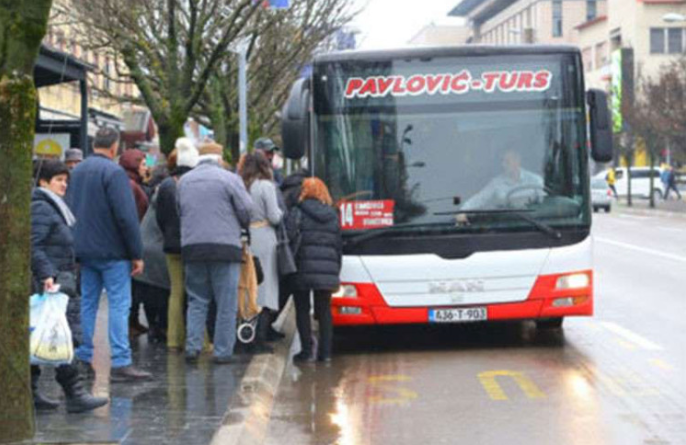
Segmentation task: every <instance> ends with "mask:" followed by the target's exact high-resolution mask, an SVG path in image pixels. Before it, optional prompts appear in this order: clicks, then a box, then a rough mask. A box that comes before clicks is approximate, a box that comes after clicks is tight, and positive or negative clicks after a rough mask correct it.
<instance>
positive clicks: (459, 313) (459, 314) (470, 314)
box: [429, 307, 488, 323]
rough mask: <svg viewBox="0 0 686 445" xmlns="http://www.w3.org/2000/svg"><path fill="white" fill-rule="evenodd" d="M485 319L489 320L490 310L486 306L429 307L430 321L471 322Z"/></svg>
mask: <svg viewBox="0 0 686 445" xmlns="http://www.w3.org/2000/svg"><path fill="white" fill-rule="evenodd" d="M484 320H488V310H487V309H486V308H485V307H470V308H464V309H429V322H430V323H469V322H472V321H484Z"/></svg>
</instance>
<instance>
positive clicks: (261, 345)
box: [252, 309, 274, 354]
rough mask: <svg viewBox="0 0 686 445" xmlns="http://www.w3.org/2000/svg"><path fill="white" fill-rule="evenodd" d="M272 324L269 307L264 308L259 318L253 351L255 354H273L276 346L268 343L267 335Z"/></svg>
mask: <svg viewBox="0 0 686 445" xmlns="http://www.w3.org/2000/svg"><path fill="white" fill-rule="evenodd" d="M271 324H272V316H271V313H270V312H269V309H262V312H260V315H259V316H258V319H257V332H256V333H255V343H254V344H253V347H252V351H253V352H254V353H255V354H273V353H274V348H272V347H271V346H269V345H268V344H267V335H268V334H269V328H270V327H271Z"/></svg>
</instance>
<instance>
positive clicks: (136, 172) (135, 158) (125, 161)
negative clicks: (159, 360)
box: [119, 149, 149, 339]
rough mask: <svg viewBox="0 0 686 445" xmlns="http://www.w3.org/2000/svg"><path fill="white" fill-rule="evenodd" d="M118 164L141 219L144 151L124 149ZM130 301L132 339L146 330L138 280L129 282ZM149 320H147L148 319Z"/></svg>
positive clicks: (145, 206) (144, 199)
mask: <svg viewBox="0 0 686 445" xmlns="http://www.w3.org/2000/svg"><path fill="white" fill-rule="evenodd" d="M119 165H121V166H122V168H123V169H124V170H125V171H126V175H127V176H128V177H129V185H130V186H131V191H132V192H133V197H134V199H135V201H136V209H137V211H138V220H139V221H143V217H144V216H145V212H146V211H147V210H148V204H149V199H148V195H147V193H146V192H145V190H144V189H143V178H144V177H145V171H146V170H147V166H146V165H145V153H143V152H142V151H140V150H138V149H131V150H126V151H125V152H124V153H123V154H122V155H121V157H120V158H119ZM131 292H132V294H131V295H132V301H131V312H130V314H129V337H130V338H131V339H134V338H136V337H138V336H139V335H142V334H145V333H146V332H148V328H147V327H145V326H144V325H142V324H141V322H140V307H141V304H142V300H141V293H142V292H143V290H141V289H139V288H138V282H137V281H136V280H133V282H132V283H131ZM148 322H149V321H148Z"/></svg>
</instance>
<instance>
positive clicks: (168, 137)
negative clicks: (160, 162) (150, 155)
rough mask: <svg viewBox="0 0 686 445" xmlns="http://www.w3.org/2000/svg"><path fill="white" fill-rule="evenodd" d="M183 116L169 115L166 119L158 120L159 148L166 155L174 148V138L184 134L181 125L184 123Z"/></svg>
mask: <svg viewBox="0 0 686 445" xmlns="http://www.w3.org/2000/svg"><path fill="white" fill-rule="evenodd" d="M186 118H187V116H184V117H176V118H174V117H171V118H169V119H168V120H165V121H162V122H158V124H157V125H158V130H159V133H160V150H162V153H164V154H165V155H168V154H169V153H171V152H172V151H173V150H174V147H175V146H176V140H177V139H178V138H180V137H183V136H184V131H183V126H184V125H185V124H186Z"/></svg>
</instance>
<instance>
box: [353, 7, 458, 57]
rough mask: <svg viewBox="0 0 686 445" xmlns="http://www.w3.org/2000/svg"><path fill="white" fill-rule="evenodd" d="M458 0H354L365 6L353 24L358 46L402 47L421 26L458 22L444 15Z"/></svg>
mask: <svg viewBox="0 0 686 445" xmlns="http://www.w3.org/2000/svg"><path fill="white" fill-rule="evenodd" d="M458 3H460V0H355V5H356V7H357V8H358V9H361V8H364V10H363V11H362V13H360V14H359V16H358V17H357V18H356V19H355V21H354V22H353V24H352V25H353V26H354V27H356V28H357V29H359V30H360V32H361V33H360V35H358V40H357V41H358V46H359V47H360V48H362V49H377V48H394V47H399V46H404V45H406V44H407V42H408V41H409V40H410V39H411V38H412V37H414V36H415V35H416V34H417V33H418V32H419V31H420V30H421V29H422V28H423V27H424V26H426V25H428V24H429V23H431V22H434V23H438V24H450V23H460V19H457V18H449V17H447V15H448V12H450V10H451V9H453V7H455V5H457V4H458Z"/></svg>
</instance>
